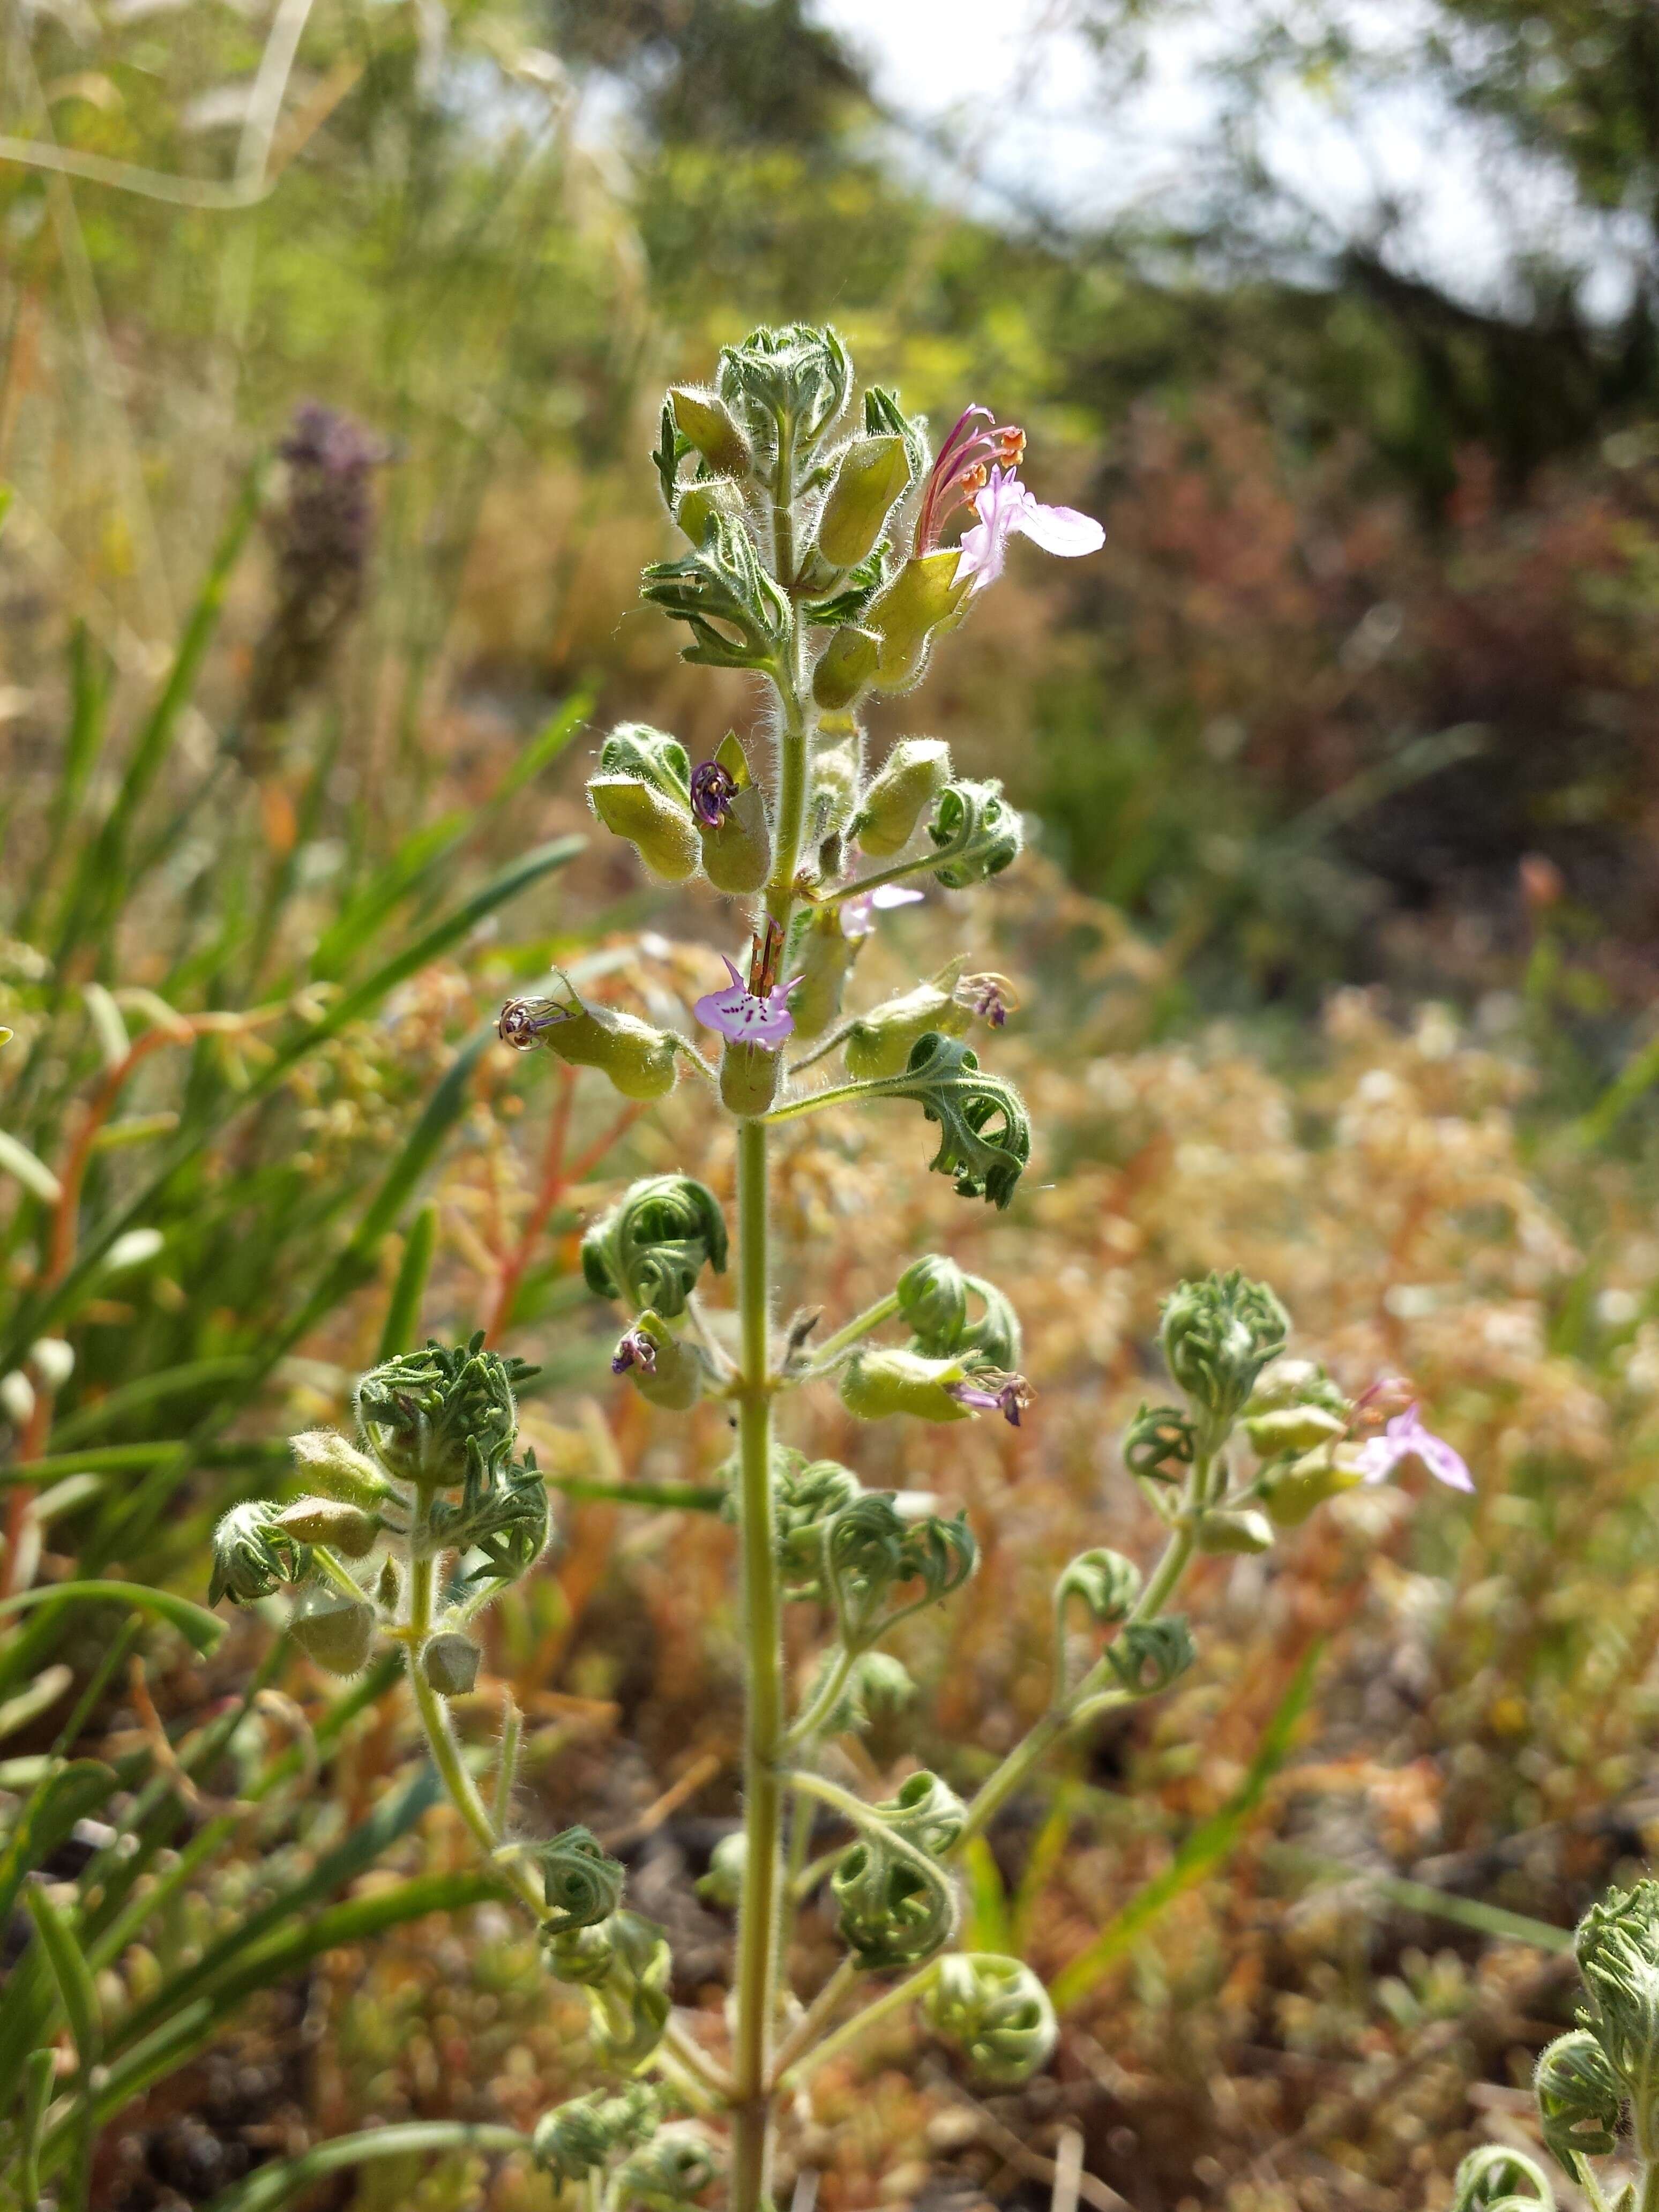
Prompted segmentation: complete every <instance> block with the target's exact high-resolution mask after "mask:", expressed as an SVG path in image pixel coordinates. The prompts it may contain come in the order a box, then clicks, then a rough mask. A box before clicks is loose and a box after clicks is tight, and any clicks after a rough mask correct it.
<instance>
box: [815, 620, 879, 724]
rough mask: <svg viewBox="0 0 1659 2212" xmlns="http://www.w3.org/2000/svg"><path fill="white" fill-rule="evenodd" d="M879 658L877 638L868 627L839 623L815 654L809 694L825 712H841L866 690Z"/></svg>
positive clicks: (871, 682)
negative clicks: (816, 658)
mask: <svg viewBox="0 0 1659 2212" xmlns="http://www.w3.org/2000/svg"><path fill="white" fill-rule="evenodd" d="M880 659H881V640H880V638H879V637H878V635H877V634H876V632H875V631H874V630H872V629H864V628H863V627H862V626H861V625H860V624H859V623H842V626H841V628H840V629H838V630H837V631H836V634H835V635H834V636H833V637H832V638H831V639H830V641H829V644H828V645H826V646H825V647H824V648H823V652H822V653H820V654H819V656H818V662H817V667H816V668H814V669H813V671H812V697H813V699H814V701H815V702H816V703H817V705H818V706H820V707H822V708H823V710H824V712H825V714H841V713H843V712H844V711H845V710H846V709H847V708H848V707H850V706H852V704H853V703H854V701H855V700H856V699H858V698H860V696H862V694H863V693H865V692H866V691H867V690H869V688H870V686H871V684H873V683H874V681H875V678H876V669H877V666H878V664H879V662H880Z"/></svg>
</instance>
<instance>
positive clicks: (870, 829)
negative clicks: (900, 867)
mask: <svg viewBox="0 0 1659 2212" xmlns="http://www.w3.org/2000/svg"><path fill="white" fill-rule="evenodd" d="M950 780H951V748H950V747H949V746H948V745H947V744H945V742H944V741H943V739H941V738H900V739H899V741H898V743H897V744H896V745H895V746H894V747H893V749H892V750H891V751H890V753H889V754H888V756H887V757H886V759H885V760H884V762H883V763H882V764H881V767H880V769H878V771H877V773H876V775H875V776H874V778H873V779H872V781H871V783H870V786H869V788H868V789H867V790H866V793H865V794H864V804H863V805H862V806H861V807H860V809H859V811H858V814H857V817H856V818H855V819H854V823H853V835H854V836H855V837H856V838H857V839H858V841H859V843H860V846H861V847H862V848H863V849H864V851H865V852H866V853H867V854H870V855H871V857H872V859H874V860H886V859H888V858H890V856H891V855H892V854H895V853H902V851H903V850H904V848H905V847H906V846H907V845H908V843H909V842H910V839H911V837H912V836H914V835H915V828H916V824H917V823H919V822H920V821H921V817H922V816H923V815H924V814H925V813H926V812H927V810H928V809H929V807H931V806H932V805H933V802H934V800H935V799H937V798H938V797H939V793H940V792H941V791H943V790H944V788H945V785H946V784H947V783H948V782H949V781H950Z"/></svg>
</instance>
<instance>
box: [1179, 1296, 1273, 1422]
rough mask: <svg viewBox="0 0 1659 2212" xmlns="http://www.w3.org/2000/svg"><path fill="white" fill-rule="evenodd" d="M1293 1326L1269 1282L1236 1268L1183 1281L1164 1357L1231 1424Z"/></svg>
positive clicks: (1199, 1399) (1216, 1417)
mask: <svg viewBox="0 0 1659 2212" xmlns="http://www.w3.org/2000/svg"><path fill="white" fill-rule="evenodd" d="M1290 1326H1291V1323H1290V1316H1289V1315H1288V1314H1286V1312H1285V1309H1284V1307H1283V1306H1282V1305H1280V1304H1279V1300H1278V1299H1277V1298H1276V1297H1274V1296H1273V1292H1272V1291H1270V1290H1269V1289H1268V1288H1267V1285H1266V1284H1265V1283H1253V1282H1250V1281H1249V1280H1248V1279H1247V1278H1246V1277H1245V1276H1243V1274H1241V1273H1239V1271H1238V1270H1237V1268H1235V1269H1234V1270H1233V1272H1232V1273H1231V1274H1230V1275H1218V1274H1212V1275H1207V1276H1206V1277H1205V1279H1204V1280H1203V1281H1202V1282H1197V1283H1182V1285H1180V1286H1179V1288H1178V1289H1176V1291H1173V1292H1172V1293H1171V1294H1170V1297H1168V1298H1167V1299H1165V1301H1164V1316H1163V1321H1162V1323H1161V1334H1162V1338H1163V1344H1164V1359H1165V1361H1166V1362H1167V1363H1168V1365H1169V1370H1170V1374H1171V1375H1173V1376H1174V1377H1175V1379H1176V1382H1177V1383H1179V1384H1180V1385H1181V1387H1182V1389H1183V1390H1184V1391H1185V1392H1186V1393H1187V1395H1188V1397H1189V1398H1191V1399H1192V1400H1193V1401H1194V1402H1195V1403H1196V1404H1198V1405H1200V1406H1201V1407H1203V1408H1204V1410H1205V1412H1206V1413H1207V1414H1209V1415H1210V1417H1211V1419H1212V1421H1214V1422H1215V1423H1216V1425H1218V1426H1220V1427H1225V1426H1229V1425H1231V1423H1232V1422H1233V1421H1234V1420H1235V1419H1237V1415H1238V1413H1239V1411H1240V1409H1241V1408H1242V1407H1243V1406H1244V1405H1245V1403H1246V1402H1247V1401H1248V1400H1249V1395H1250V1393H1251V1392H1252V1391H1253V1390H1254V1389H1255V1382H1256V1377H1257V1376H1259V1375H1260V1374H1261V1370H1262V1369H1263V1368H1264V1367H1265V1366H1266V1365H1267V1362H1268V1361H1269V1360H1270V1359H1271V1358H1273V1356H1274V1354H1275V1353H1276V1352H1279V1349H1280V1348H1281V1347H1282V1346H1283V1344H1284V1342H1285V1336H1286V1335H1287V1334H1288V1333H1289V1330H1290Z"/></svg>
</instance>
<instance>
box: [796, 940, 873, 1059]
mask: <svg viewBox="0 0 1659 2212" xmlns="http://www.w3.org/2000/svg"><path fill="white" fill-rule="evenodd" d="M863 942H864V940H863V939H862V938H860V937H848V935H847V933H846V932H845V931H844V930H843V929H842V926H841V908H839V907H838V906H821V907H818V908H815V909H814V910H813V912H812V914H811V920H810V921H808V923H807V925H806V927H805V929H804V930H802V931H801V933H800V934H799V937H798V939H797V940H796V944H795V948H794V951H793V953H792V954H791V956H790V961H789V965H790V967H791V968H792V969H793V971H794V972H795V973H796V974H798V975H799V977H800V981H799V983H797V984H796V986H795V987H794V989H793V991H791V993H790V994H789V1011H790V1012H791V1013H792V1014H793V1016H794V1018H795V1036H797V1038H798V1039H799V1041H800V1042H801V1043H803V1044H810V1043H811V1041H812V1039H813V1038H814V1037H819V1036H823V1032H824V1031H825V1030H827V1029H828V1028H829V1025H830V1024H831V1023H832V1022H833V1021H834V1020H835V1019H836V1017H837V1016H838V1015H839V1013H840V1012H841V1001H842V992H843V991H844V990H845V989H846V987H847V978H848V975H850V974H851V973H852V969H853V963H854V961H855V960H856V959H857V958H858V956H859V948H860V945H862V944H863Z"/></svg>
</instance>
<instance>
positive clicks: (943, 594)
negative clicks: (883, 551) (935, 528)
mask: <svg viewBox="0 0 1659 2212" xmlns="http://www.w3.org/2000/svg"><path fill="white" fill-rule="evenodd" d="M959 562H960V556H959V554H958V552H957V548H956V547H955V546H954V545H950V546H945V547H942V548H941V549H940V550H938V551H937V552H932V553H924V554H922V555H921V556H920V558H919V559H916V560H913V561H907V562H905V564H904V566H903V567H902V568H901V569H900V570H899V572H898V574H897V575H896V576H895V577H894V579H893V580H892V582H891V583H890V584H889V586H887V588H886V590H885V591H884V592H882V593H881V595H880V596H879V598H878V599H875V600H874V601H872V604H871V606H870V608H869V610H868V611H867V612H866V616H865V622H866V625H867V627H868V628H869V629H872V630H874V631H875V632H876V634H877V635H878V636H879V638H880V639H881V648H880V651H879V652H878V653H877V656H876V681H877V683H878V684H879V686H880V688H881V689H882V690H884V691H903V690H908V688H909V687H910V685H911V684H915V683H916V682H917V681H918V680H919V679H920V678H921V671H922V668H923V666H924V665H925V663H926V661H927V653H928V648H929V647H930V646H931V645H932V643H933V639H934V638H935V637H936V636H937V635H939V633H940V632H941V631H942V630H943V629H946V628H947V627H949V626H950V625H951V624H952V623H953V622H954V620H955V619H956V617H957V616H959V615H960V614H961V612H962V611H963V608H964V607H965V606H966V605H967V601H968V592H969V579H968V578H966V577H963V578H962V579H960V580H958V578H957V568H958V565H959Z"/></svg>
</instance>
